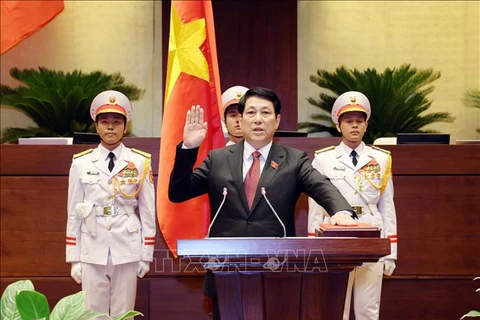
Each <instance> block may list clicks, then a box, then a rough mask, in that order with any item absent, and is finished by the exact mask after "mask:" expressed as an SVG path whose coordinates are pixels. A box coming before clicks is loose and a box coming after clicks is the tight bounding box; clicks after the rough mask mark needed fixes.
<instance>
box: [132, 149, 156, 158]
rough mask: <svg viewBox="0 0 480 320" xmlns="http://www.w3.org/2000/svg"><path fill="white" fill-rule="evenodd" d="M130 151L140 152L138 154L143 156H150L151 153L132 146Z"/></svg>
mask: <svg viewBox="0 0 480 320" xmlns="http://www.w3.org/2000/svg"><path fill="white" fill-rule="evenodd" d="M132 151H133V152H135V153H138V154H140V155H142V156H144V157H145V158H151V157H152V155H151V154H150V153H148V152H144V151H142V150H138V149H135V148H132Z"/></svg>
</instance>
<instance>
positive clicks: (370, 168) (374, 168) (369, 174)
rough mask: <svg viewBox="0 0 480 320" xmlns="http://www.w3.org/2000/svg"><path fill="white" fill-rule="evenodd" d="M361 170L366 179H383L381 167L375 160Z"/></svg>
mask: <svg viewBox="0 0 480 320" xmlns="http://www.w3.org/2000/svg"><path fill="white" fill-rule="evenodd" d="M360 170H361V171H362V172H363V174H364V175H365V177H366V178H369V179H379V178H380V177H381V174H380V165H379V164H378V162H377V161H376V160H375V159H372V160H370V162H369V163H367V164H366V165H364V166H363V167H362V168H361V169H360Z"/></svg>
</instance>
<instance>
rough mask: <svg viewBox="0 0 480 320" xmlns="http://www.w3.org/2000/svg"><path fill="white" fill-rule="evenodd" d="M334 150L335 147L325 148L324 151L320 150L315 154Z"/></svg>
mask: <svg viewBox="0 0 480 320" xmlns="http://www.w3.org/2000/svg"><path fill="white" fill-rule="evenodd" d="M332 149H335V146H330V147H326V148H323V149H319V150H317V151H315V154H318V153H322V152H325V151H328V150H332Z"/></svg>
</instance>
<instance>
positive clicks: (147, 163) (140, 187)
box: [115, 158, 151, 198]
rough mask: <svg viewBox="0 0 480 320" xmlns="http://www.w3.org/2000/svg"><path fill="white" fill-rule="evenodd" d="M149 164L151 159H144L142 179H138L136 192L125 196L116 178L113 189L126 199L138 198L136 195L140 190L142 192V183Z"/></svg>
mask: <svg viewBox="0 0 480 320" xmlns="http://www.w3.org/2000/svg"><path fill="white" fill-rule="evenodd" d="M150 162H151V159H150V158H146V160H145V165H144V166H143V174H142V178H141V179H140V183H139V185H138V188H137V191H135V193H132V194H127V193H125V192H123V190H122V189H121V188H120V186H119V183H118V179H117V177H115V188H118V190H119V191H120V193H121V194H123V195H124V196H125V197H126V198H138V194H139V193H140V190H142V186H143V181H144V180H145V176H146V175H147V173H148V170H149V168H150Z"/></svg>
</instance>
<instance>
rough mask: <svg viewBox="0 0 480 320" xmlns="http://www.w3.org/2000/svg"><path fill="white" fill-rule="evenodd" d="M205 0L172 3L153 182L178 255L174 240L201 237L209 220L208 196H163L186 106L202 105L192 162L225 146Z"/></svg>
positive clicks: (165, 226)
mask: <svg viewBox="0 0 480 320" xmlns="http://www.w3.org/2000/svg"><path fill="white" fill-rule="evenodd" d="M219 78H220V77H219V71H218V61H217V52H216V43H215V27H214V23H213V11H212V3H211V2H210V1H205V0H202V1H183V0H182V1H180V0H179V1H175V0H173V1H172V6H171V14H170V40H169V47H168V66H167V78H166V81H165V102H164V113H163V124H162V136H161V138H162V140H161V147H160V163H159V169H158V171H159V173H158V183H157V217H158V222H159V225H160V230H161V231H162V234H163V237H164V239H165V242H166V243H167V245H168V247H169V249H170V250H171V251H172V253H173V254H174V255H175V257H176V256H177V240H178V239H199V238H203V237H205V236H206V233H207V230H208V225H209V223H210V207H209V201H208V196H207V195H203V196H201V197H197V198H194V199H191V200H189V201H186V202H183V203H172V202H170V201H169V199H168V184H169V179H170V173H171V171H172V168H173V162H174V158H175V151H176V147H177V145H178V144H179V143H180V142H181V141H182V139H183V127H184V124H185V118H186V114H187V110H189V109H190V108H191V107H192V105H197V104H198V105H200V106H201V107H203V109H204V114H205V121H207V123H208V130H207V137H206V139H205V141H204V142H203V143H202V145H201V146H200V150H199V154H198V159H197V163H196V165H198V164H199V163H200V162H202V161H203V159H204V158H205V157H206V155H207V153H208V151H210V150H211V149H214V148H219V147H223V146H225V138H224V136H223V131H222V125H221V118H220V111H219V110H220V106H219V102H220V101H221V98H220V97H221V91H220V79H219Z"/></svg>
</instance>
